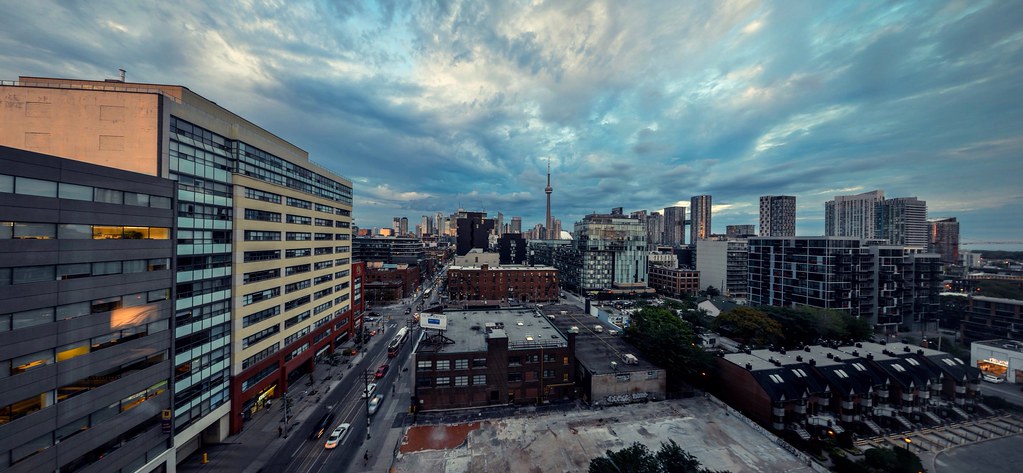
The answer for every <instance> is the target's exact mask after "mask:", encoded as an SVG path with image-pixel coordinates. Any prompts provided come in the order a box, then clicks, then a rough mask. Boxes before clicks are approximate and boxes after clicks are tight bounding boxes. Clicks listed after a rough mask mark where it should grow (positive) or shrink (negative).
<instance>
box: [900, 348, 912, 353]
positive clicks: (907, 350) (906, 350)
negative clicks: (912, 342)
mask: <svg viewBox="0 0 1023 473" xmlns="http://www.w3.org/2000/svg"><path fill="white" fill-rule="evenodd" d="M902 351H904V352H906V353H909V352H910V351H911V350H910V349H909V347H902Z"/></svg>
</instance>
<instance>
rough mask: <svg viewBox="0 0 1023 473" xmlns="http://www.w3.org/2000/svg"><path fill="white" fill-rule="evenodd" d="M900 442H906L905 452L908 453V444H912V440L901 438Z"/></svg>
mask: <svg viewBox="0 0 1023 473" xmlns="http://www.w3.org/2000/svg"><path fill="white" fill-rule="evenodd" d="M902 440H905V441H906V451H907V452H908V451H909V444H911V443H913V440H912V439H910V438H909V437H903V438H902Z"/></svg>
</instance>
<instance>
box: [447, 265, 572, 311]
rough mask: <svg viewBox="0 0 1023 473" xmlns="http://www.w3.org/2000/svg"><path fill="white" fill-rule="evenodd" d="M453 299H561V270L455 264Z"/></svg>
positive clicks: (450, 277)
mask: <svg viewBox="0 0 1023 473" xmlns="http://www.w3.org/2000/svg"><path fill="white" fill-rule="evenodd" d="M447 283H448V293H449V294H450V295H451V300H453V301H456V300H495V301H496V300H504V299H507V298H513V299H515V300H517V301H522V302H548V301H554V300H557V299H558V291H559V286H558V270H557V269H554V268H553V267H550V266H501V267H490V266H489V265H485V264H484V265H480V266H452V267H451V268H449V269H448V280H447Z"/></svg>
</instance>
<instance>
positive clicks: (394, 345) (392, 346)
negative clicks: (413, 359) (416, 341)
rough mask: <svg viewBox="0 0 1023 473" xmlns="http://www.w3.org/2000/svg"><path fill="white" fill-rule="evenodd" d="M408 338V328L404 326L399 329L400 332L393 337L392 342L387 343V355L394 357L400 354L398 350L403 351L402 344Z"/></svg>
mask: <svg viewBox="0 0 1023 473" xmlns="http://www.w3.org/2000/svg"><path fill="white" fill-rule="evenodd" d="M406 340H408V328H406V327H402V328H401V330H398V333H397V334H395V335H394V338H392V339H391V343H388V344H387V357H388V358H394V357H396V356H398V352H399V351H401V347H402V345H404V344H405V341H406Z"/></svg>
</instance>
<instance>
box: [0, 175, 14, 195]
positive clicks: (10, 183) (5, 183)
mask: <svg viewBox="0 0 1023 473" xmlns="http://www.w3.org/2000/svg"><path fill="white" fill-rule="evenodd" d="M0 192H6V193H8V194H11V193H13V192H14V176H8V175H6V174H0Z"/></svg>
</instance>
